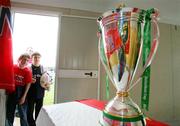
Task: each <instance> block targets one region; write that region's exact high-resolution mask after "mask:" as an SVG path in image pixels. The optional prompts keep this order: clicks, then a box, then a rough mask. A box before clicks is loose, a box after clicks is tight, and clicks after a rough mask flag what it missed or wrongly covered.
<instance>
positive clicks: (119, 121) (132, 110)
mask: <svg viewBox="0 0 180 126" xmlns="http://www.w3.org/2000/svg"><path fill="white" fill-rule="evenodd" d="M157 16H158V11H157V10H156V9H150V10H142V9H139V8H129V7H123V6H120V7H119V8H117V9H115V10H112V11H108V12H105V13H104V14H103V15H102V16H101V17H99V19H98V23H99V27H100V33H101V35H100V37H99V54H100V58H101V61H102V63H103V65H104V67H105V70H106V72H107V74H108V76H109V78H110V80H111V81H112V83H113V84H114V86H115V88H116V89H117V93H116V96H115V97H114V99H112V100H111V101H110V102H109V103H108V104H107V105H106V107H105V109H104V111H103V117H102V119H101V120H100V124H101V125H102V126H145V125H146V121H145V118H144V115H143V113H142V112H141V110H140V108H139V107H138V106H137V105H136V104H135V103H134V102H133V101H132V100H131V98H130V97H129V93H128V92H129V90H130V89H131V88H132V87H133V86H134V85H136V84H137V83H138V81H139V80H140V79H141V78H142V76H143V73H144V72H145V71H146V69H147V68H148V67H149V66H150V64H151V62H152V59H153V57H154V55H155V52H156V50H157V46H158V43H159V42H158V38H159V29H158V25H157ZM148 24H152V26H153V27H154V35H153V37H154V39H153V41H152V43H151V48H150V50H149V53H148V54H147V52H146V51H145V54H146V55H147V59H146V62H145V64H144V67H143V68H142V70H141V71H142V72H140V74H139V75H136V76H138V79H137V80H134V76H135V74H136V70H137V67H138V63H139V60H140V56H141V52H142V48H143V44H145V42H144V41H145V40H147V39H148V36H147V37H146V33H145V32H147V31H148V30H149V27H146V25H148Z"/></svg>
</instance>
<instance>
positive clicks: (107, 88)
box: [106, 74, 109, 99]
mask: <svg viewBox="0 0 180 126" xmlns="http://www.w3.org/2000/svg"><path fill="white" fill-rule="evenodd" d="M106 99H109V78H108V74H106Z"/></svg>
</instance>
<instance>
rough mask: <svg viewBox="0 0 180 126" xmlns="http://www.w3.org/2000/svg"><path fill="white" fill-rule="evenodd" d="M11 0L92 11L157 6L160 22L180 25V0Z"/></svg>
mask: <svg viewBox="0 0 180 126" xmlns="http://www.w3.org/2000/svg"><path fill="white" fill-rule="evenodd" d="M11 1H13V2H21V3H29V4H37V5H48V6H53V7H64V8H72V9H80V10H88V11H93V12H101V13H103V12H106V11H107V10H109V9H112V8H114V7H115V6H117V4H118V3H122V2H123V3H125V5H126V6H129V7H138V8H142V9H148V8H157V9H158V10H159V11H160V22H163V23H168V24H175V25H180V0H11Z"/></svg>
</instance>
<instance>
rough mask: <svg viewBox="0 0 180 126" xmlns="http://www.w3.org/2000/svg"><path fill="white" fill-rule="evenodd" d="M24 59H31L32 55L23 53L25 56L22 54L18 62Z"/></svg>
mask: <svg viewBox="0 0 180 126" xmlns="http://www.w3.org/2000/svg"><path fill="white" fill-rule="evenodd" d="M23 58H28V59H30V55H29V54H28V53H23V54H21V55H20V56H19V58H18V60H21V59H23Z"/></svg>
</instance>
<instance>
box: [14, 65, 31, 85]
mask: <svg viewBox="0 0 180 126" xmlns="http://www.w3.org/2000/svg"><path fill="white" fill-rule="evenodd" d="M14 80H15V85H16V86H24V85H25V84H28V83H31V82H32V72H31V70H30V69H29V68H27V67H25V68H24V69H20V68H19V67H18V66H17V65H14Z"/></svg>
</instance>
